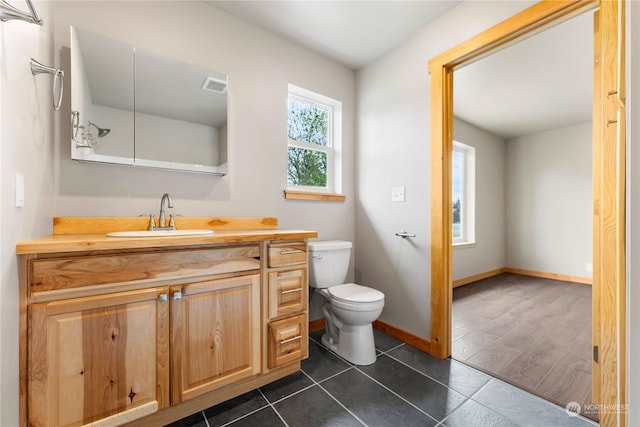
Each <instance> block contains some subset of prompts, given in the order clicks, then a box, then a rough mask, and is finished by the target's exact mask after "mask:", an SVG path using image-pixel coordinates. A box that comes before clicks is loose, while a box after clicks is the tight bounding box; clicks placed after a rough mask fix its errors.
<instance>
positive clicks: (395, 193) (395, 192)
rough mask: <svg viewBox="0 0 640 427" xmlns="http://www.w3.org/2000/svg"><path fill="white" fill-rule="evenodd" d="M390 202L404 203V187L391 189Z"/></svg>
mask: <svg viewBox="0 0 640 427" xmlns="http://www.w3.org/2000/svg"><path fill="white" fill-rule="evenodd" d="M391 201H392V202H404V201H405V196H404V186H402V187H393V188H391Z"/></svg>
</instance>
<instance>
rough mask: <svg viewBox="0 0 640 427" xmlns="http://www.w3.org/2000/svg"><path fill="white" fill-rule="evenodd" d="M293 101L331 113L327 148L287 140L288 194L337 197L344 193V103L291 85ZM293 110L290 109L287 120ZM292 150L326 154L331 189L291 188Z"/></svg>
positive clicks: (294, 186)
mask: <svg viewBox="0 0 640 427" xmlns="http://www.w3.org/2000/svg"><path fill="white" fill-rule="evenodd" d="M288 90H289V95H288V97H287V104H288V100H289V99H290V98H293V99H296V100H298V101H301V102H304V103H307V104H311V105H316V106H318V107H320V108H324V109H328V110H329V117H328V119H329V123H328V124H327V132H328V135H327V145H326V146H322V145H316V144H309V143H307V142H304V141H295V140H291V139H289V138H288V136H287V151H286V156H287V161H286V165H287V170H286V172H287V175H285V177H286V183H287V186H286V188H287V190H292V191H304V192H309V193H322V194H337V193H341V191H342V102H340V101H337V100H335V99H332V98H329V97H327V96H324V95H320V94H318V93H315V92H312V91H310V90H308V89H304V88H301V87H299V86H295V85H292V84H289V89H288ZM288 111H289V108H288V106H287V116H288ZM289 147H298V148H303V149H305V150H314V151H320V152H323V153H326V156H327V185H326V186H325V187H312V186H306V185H289V179H288V166H289Z"/></svg>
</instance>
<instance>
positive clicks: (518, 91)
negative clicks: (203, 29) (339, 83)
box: [206, 0, 593, 138]
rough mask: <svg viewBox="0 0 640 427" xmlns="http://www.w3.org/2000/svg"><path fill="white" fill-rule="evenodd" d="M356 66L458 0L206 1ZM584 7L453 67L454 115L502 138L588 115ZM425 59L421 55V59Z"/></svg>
mask: <svg viewBox="0 0 640 427" xmlns="http://www.w3.org/2000/svg"><path fill="white" fill-rule="evenodd" d="M206 2H207V3H209V4H210V5H211V6H213V7H216V8H218V9H221V10H223V11H226V12H228V13H230V14H232V15H234V16H236V17H238V18H241V19H243V20H246V21H249V22H251V23H253V24H254V25H256V26H258V27H261V28H263V29H266V30H268V31H270V32H273V33H275V34H277V35H279V36H281V37H283V38H286V39H289V40H291V41H294V42H296V43H298V44H300V45H302V46H304V47H306V48H308V49H310V50H312V51H315V52H317V53H319V54H321V55H323V56H326V57H328V58H331V59H333V60H335V61H338V62H340V63H342V64H344V65H346V66H347V67H349V68H352V69H354V70H357V69H358V68H361V67H363V66H365V65H367V64H369V63H370V62H372V61H373V60H375V59H376V58H378V57H380V56H381V55H383V54H384V53H385V52H387V51H389V50H390V49H392V48H393V47H395V46H397V45H398V44H400V43H402V42H403V41H404V40H406V39H407V38H408V37H409V36H410V35H412V34H413V33H414V32H416V31H417V30H418V29H419V28H421V27H423V26H424V25H426V24H428V23H429V22H430V21H432V20H434V19H436V18H437V17H438V16H440V15H441V14H443V13H445V12H446V11H447V10H448V9H450V8H452V7H454V6H456V5H458V4H459V3H461V2H460V1H434V0H413V1H412V0H395V1H391V0H389V1H373V0H360V1H347V0H343V1H313V0H288V1H287V0H285V1H280V0H277V1H275V0H260V1H251V0H249V1H206ZM592 22H593V20H592V14H591V13H589V14H586V15H583V16H581V17H578V18H574V19H573V20H571V21H569V22H567V23H564V24H562V25H560V26H557V27H555V28H552V29H550V30H547V31H545V32H543V33H541V34H539V35H536V36H534V37H532V38H530V39H528V40H525V41H523V42H520V43H518V44H516V45H513V46H511V47H509V48H507V49H504V50H503V51H501V52H498V53H496V54H493V55H491V56H489V57H486V58H484V59H482V60H480V61H478V62H476V63H474V64H471V65H469V66H467V67H465V68H463V69H460V70H456V72H455V77H454V78H455V80H454V113H455V115H456V116H458V117H460V118H462V119H464V120H466V121H468V122H470V123H472V124H475V125H477V126H479V127H481V128H484V129H486V130H488V131H490V132H492V133H494V134H497V135H500V136H502V137H505V138H510V137H514V136H518V135H523V134H527V133H532V132H539V131H542V130H548V129H553V128H558V127H561V126H567V125H571V124H576V123H583V122H586V121H589V120H590V119H591V104H592V101H591V96H592V68H593V67H592V63H591V61H592V52H593V45H592V39H593V36H592V33H593V30H592V25H593V24H592ZM427 59H428V58H427Z"/></svg>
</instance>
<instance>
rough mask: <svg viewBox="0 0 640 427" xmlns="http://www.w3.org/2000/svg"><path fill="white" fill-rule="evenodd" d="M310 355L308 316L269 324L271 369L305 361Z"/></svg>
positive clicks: (293, 317)
mask: <svg viewBox="0 0 640 427" xmlns="http://www.w3.org/2000/svg"><path fill="white" fill-rule="evenodd" d="M308 354H309V332H308V324H307V315H306V314H301V315H298V316H292V317H288V318H286V319H282V320H278V321H275V322H271V323H270V324H269V368H275V367H276V366H280V365H284V364H287V363H289V362H293V361H296V360H301V359H304V358H306V357H307V355H308Z"/></svg>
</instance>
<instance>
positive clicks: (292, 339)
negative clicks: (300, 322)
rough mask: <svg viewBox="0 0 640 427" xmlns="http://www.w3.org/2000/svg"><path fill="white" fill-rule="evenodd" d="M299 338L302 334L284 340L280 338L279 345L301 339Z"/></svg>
mask: <svg viewBox="0 0 640 427" xmlns="http://www.w3.org/2000/svg"><path fill="white" fill-rule="evenodd" d="M301 338H302V335H298V336H295V337H293V338H288V339H286V340H282V341H280V345H284V344H288V343H290V342H293V341H297V340H299V339H301Z"/></svg>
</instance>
